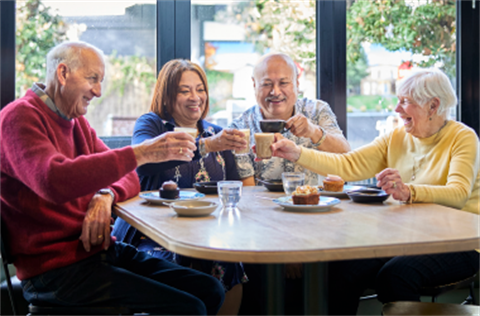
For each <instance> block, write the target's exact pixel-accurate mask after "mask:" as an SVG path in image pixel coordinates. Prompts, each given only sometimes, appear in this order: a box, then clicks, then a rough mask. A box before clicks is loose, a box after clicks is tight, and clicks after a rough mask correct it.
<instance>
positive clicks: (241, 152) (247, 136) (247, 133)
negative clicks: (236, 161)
mask: <svg viewBox="0 0 480 316" xmlns="http://www.w3.org/2000/svg"><path fill="white" fill-rule="evenodd" d="M239 131H240V132H242V133H243V134H244V135H245V137H243V139H245V141H246V142H247V148H245V149H241V150H235V151H234V153H235V155H246V154H249V153H250V130H249V129H239Z"/></svg>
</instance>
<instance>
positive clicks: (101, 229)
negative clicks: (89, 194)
mask: <svg viewBox="0 0 480 316" xmlns="http://www.w3.org/2000/svg"><path fill="white" fill-rule="evenodd" d="M112 204H113V201H112V197H111V196H110V195H104V194H95V195H94V196H93V198H92V200H91V201H90V203H89V204H88V209H87V214H86V215H85V219H84V220H83V225H82V235H81V236H80V240H81V241H82V243H83V247H84V248H85V250H86V251H87V252H89V251H90V249H91V246H97V245H100V244H102V242H104V241H105V244H104V246H105V249H108V247H109V246H110V218H111V216H112Z"/></svg>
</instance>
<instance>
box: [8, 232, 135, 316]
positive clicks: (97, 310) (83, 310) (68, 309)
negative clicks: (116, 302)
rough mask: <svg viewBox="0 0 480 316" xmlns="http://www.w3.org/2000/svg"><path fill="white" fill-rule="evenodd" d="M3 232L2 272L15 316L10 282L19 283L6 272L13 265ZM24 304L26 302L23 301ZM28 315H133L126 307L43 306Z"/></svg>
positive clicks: (32, 310)
mask: <svg viewBox="0 0 480 316" xmlns="http://www.w3.org/2000/svg"><path fill="white" fill-rule="evenodd" d="M3 234H4V230H3V229H2V238H1V240H0V241H1V244H2V245H1V247H2V248H1V251H2V252H1V255H2V257H1V258H2V262H3V270H4V273H5V277H6V282H7V288H8V294H9V298H10V304H11V307H12V313H13V315H17V313H18V311H19V309H18V304H17V302H18V300H16V299H15V290H14V287H13V285H14V284H13V283H12V280H15V279H16V280H17V282H16V283H20V282H19V281H18V279H17V278H16V277H13V278H12V277H11V276H10V272H9V271H8V264H10V263H13V261H12V258H11V257H10V256H9V252H8V249H7V246H6V244H4V242H3V240H4V239H3ZM24 302H26V301H24ZM28 312H29V314H28V315H133V313H132V311H131V310H130V309H129V308H127V307H120V306H44V305H33V304H30V305H29V306H28Z"/></svg>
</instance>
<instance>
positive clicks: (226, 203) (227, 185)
mask: <svg viewBox="0 0 480 316" xmlns="http://www.w3.org/2000/svg"><path fill="white" fill-rule="evenodd" d="M242 186H243V183H242V181H219V182H218V184H217V189H218V197H219V198H220V201H221V202H222V205H223V207H224V208H227V209H233V208H235V207H236V206H237V203H238V202H239V201H240V198H241V197H242Z"/></svg>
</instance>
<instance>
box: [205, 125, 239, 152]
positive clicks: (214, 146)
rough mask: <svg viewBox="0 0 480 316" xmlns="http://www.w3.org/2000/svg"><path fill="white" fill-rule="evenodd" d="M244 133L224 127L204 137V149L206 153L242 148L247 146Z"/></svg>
mask: <svg viewBox="0 0 480 316" xmlns="http://www.w3.org/2000/svg"><path fill="white" fill-rule="evenodd" d="M244 137H245V134H244V133H242V132H240V131H239V130H236V129H232V128H226V129H223V130H222V131H221V132H220V133H218V134H215V135H213V136H210V137H208V138H205V149H206V151H207V153H211V152H219V151H225V150H243V149H245V148H247V141H246V140H245V139H244Z"/></svg>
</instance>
